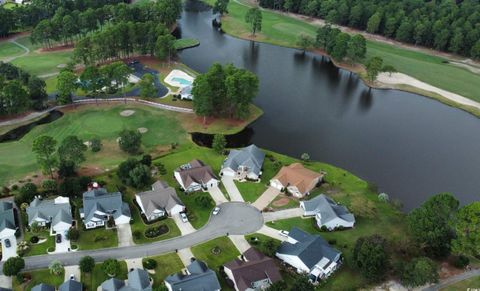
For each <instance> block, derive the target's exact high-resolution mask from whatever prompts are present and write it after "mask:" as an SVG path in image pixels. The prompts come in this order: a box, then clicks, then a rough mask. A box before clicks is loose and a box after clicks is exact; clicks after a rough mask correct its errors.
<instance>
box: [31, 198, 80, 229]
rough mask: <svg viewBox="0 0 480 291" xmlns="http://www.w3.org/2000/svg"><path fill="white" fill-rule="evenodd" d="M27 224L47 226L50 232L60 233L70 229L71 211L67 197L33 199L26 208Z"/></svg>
mask: <svg viewBox="0 0 480 291" xmlns="http://www.w3.org/2000/svg"><path fill="white" fill-rule="evenodd" d="M27 215H28V224H29V225H30V226H31V225H32V224H33V223H37V224H38V225H40V226H48V225H50V228H51V230H52V231H54V232H57V233H62V232H65V231H67V230H68V229H70V227H72V209H71V207H70V199H69V198H68V197H62V196H59V197H57V198H55V199H50V200H42V199H41V198H40V197H35V199H34V200H33V201H32V203H30V206H29V207H27Z"/></svg>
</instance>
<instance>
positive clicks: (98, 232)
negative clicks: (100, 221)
mask: <svg viewBox="0 0 480 291" xmlns="http://www.w3.org/2000/svg"><path fill="white" fill-rule="evenodd" d="M79 230H80V238H79V239H78V241H76V242H75V244H77V245H78V248H79V249H80V250H94V249H103V248H114V247H117V246H118V236H117V230H116V229H105V228H104V227H100V228H94V229H88V230H84V229H83V225H82V227H80V228H79Z"/></svg>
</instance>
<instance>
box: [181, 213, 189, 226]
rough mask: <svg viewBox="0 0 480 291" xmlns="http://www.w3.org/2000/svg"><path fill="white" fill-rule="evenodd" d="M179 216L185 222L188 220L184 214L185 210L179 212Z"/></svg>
mask: <svg viewBox="0 0 480 291" xmlns="http://www.w3.org/2000/svg"><path fill="white" fill-rule="evenodd" d="M180 218H181V219H182V221H183V222H185V223H187V222H188V217H187V215H186V214H185V212H181V213H180Z"/></svg>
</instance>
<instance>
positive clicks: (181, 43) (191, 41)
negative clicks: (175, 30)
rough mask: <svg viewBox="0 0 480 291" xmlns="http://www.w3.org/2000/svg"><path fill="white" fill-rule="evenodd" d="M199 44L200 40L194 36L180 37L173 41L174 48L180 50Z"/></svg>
mask: <svg viewBox="0 0 480 291" xmlns="http://www.w3.org/2000/svg"><path fill="white" fill-rule="evenodd" d="M199 44H200V41H199V40H198V39H195V38H181V39H177V40H176V41H175V48H176V49H177V50H182V49H186V48H190V47H194V46H197V45H199Z"/></svg>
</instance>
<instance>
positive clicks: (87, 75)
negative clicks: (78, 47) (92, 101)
mask: <svg viewBox="0 0 480 291" xmlns="http://www.w3.org/2000/svg"><path fill="white" fill-rule="evenodd" d="M106 85H107V84H106V82H105V79H104V78H103V76H102V74H100V71H99V70H98V68H97V67H95V66H88V67H86V68H85V70H84V71H83V72H82V74H81V75H80V86H81V87H82V89H83V90H85V91H86V92H88V93H89V94H92V95H93V96H94V97H97V96H98V94H99V93H100V90H101V89H102V88H103V87H104V86H106Z"/></svg>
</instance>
